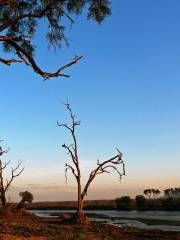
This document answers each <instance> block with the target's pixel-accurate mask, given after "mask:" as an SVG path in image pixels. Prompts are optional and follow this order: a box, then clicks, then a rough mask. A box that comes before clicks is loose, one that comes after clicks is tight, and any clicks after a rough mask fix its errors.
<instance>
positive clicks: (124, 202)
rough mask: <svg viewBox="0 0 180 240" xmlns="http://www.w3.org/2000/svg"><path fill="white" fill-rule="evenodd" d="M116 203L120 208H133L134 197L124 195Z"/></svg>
mask: <svg viewBox="0 0 180 240" xmlns="http://www.w3.org/2000/svg"><path fill="white" fill-rule="evenodd" d="M116 205H117V208H118V209H119V210H131V208H132V199H131V198H130V197H129V196H122V197H120V198H117V199H116Z"/></svg>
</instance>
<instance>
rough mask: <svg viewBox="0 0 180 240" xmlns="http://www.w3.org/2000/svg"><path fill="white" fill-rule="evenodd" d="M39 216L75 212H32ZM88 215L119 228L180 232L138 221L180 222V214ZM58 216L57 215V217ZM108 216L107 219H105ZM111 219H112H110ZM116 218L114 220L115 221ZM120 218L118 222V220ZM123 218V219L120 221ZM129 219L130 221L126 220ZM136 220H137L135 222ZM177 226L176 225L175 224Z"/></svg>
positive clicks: (133, 212) (161, 212)
mask: <svg viewBox="0 0 180 240" xmlns="http://www.w3.org/2000/svg"><path fill="white" fill-rule="evenodd" d="M31 212H32V213H34V214H35V215H37V216H40V217H45V216H46V217H56V216H58V214H60V213H62V212H71V213H72V212H74V211H73V210H66V211H65V210H31ZM85 212H86V213H95V214H98V215H104V216H103V218H101V217H99V216H98V218H95V217H93V218H91V220H92V221H98V222H102V223H107V224H110V225H115V226H118V227H137V228H141V229H160V230H163V231H180V226H169V225H147V224H145V223H142V222H141V221H138V219H148V220H168V221H180V212H177V211H175V212H168V211H141V212H138V211H115V210H113V211H111V210H87V211H85ZM56 214H57V215H56ZM105 216H107V218H106V217H105ZM110 218H111V219H110ZM113 218H114V219H113ZM116 218H118V220H117V219H116ZM120 218H122V219H120ZM125 218H128V219H125ZM134 219H136V220H134ZM174 225H175V224H174Z"/></svg>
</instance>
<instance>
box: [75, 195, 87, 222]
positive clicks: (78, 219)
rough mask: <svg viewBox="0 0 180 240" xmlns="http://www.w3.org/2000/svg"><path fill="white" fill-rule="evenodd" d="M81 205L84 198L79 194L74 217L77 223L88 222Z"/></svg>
mask: <svg viewBox="0 0 180 240" xmlns="http://www.w3.org/2000/svg"><path fill="white" fill-rule="evenodd" d="M83 205H84V199H83V198H82V196H81V197H80V200H79V201H78V210H77V213H76V219H75V221H76V223H77V224H89V219H88V217H87V216H86V215H85V214H84V212H83Z"/></svg>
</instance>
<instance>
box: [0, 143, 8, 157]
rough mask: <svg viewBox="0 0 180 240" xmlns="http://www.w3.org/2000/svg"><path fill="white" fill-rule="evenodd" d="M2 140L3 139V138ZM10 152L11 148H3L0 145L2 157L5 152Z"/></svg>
mask: <svg viewBox="0 0 180 240" xmlns="http://www.w3.org/2000/svg"><path fill="white" fill-rule="evenodd" d="M1 141H2V140H1ZM8 152H9V148H8V149H6V150H3V149H2V147H1V146H0V157H1V156H2V155H3V154H5V153H8Z"/></svg>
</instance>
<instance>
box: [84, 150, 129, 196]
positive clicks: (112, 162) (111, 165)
mask: <svg viewBox="0 0 180 240" xmlns="http://www.w3.org/2000/svg"><path fill="white" fill-rule="evenodd" d="M117 151H118V155H116V156H114V157H112V158H110V159H108V160H106V161H104V162H102V163H100V162H99V160H98V161H97V168H95V169H94V170H93V171H92V172H91V173H90V175H89V179H88V181H87V183H86V185H85V187H84V190H83V192H82V194H81V197H82V199H83V198H84V196H85V195H86V194H87V190H88V188H89V186H90V184H91V182H92V181H93V180H94V178H95V177H96V175H98V174H102V173H110V171H111V170H114V171H116V172H117V174H118V175H119V177H120V179H121V178H122V176H123V175H125V166H124V162H123V160H122V153H121V152H120V151H119V150H118V149H117ZM120 164H122V172H120V171H119V170H118V168H117V167H116V166H117V165H120Z"/></svg>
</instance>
